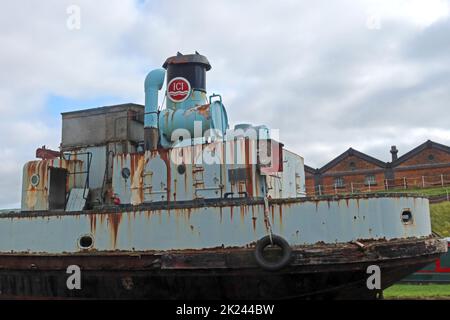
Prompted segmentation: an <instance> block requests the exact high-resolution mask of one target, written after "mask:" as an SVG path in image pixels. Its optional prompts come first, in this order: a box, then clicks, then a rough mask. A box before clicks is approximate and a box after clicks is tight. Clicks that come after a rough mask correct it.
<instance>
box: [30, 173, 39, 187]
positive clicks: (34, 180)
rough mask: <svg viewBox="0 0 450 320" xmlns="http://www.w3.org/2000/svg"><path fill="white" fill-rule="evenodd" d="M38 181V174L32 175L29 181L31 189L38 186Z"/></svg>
mask: <svg viewBox="0 0 450 320" xmlns="http://www.w3.org/2000/svg"><path fill="white" fill-rule="evenodd" d="M40 180H41V178H40V177H39V175H38V174H33V175H32V176H31V179H30V182H31V185H32V186H33V187H36V186H37V185H38V184H39V181H40Z"/></svg>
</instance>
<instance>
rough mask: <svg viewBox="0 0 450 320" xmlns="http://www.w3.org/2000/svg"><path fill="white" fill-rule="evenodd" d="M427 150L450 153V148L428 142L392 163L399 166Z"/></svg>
mask: <svg viewBox="0 0 450 320" xmlns="http://www.w3.org/2000/svg"><path fill="white" fill-rule="evenodd" d="M426 149H437V150H442V151H444V152H448V153H450V147H448V146H446V145H443V144H440V143H437V142H434V141H431V140H427V141H425V142H424V143H422V144H421V145H419V146H417V147H415V148H414V149H412V150H411V151H409V152H407V153H405V154H404V155H402V156H401V157H399V158H398V159H397V160H395V161H394V162H393V163H392V166H393V167H395V166H398V165H399V164H401V163H403V162H405V161H407V160H409V159H411V158H412V157H414V156H416V155H418V154H419V153H421V152H422V151H424V150H426Z"/></svg>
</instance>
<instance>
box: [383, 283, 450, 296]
mask: <svg viewBox="0 0 450 320" xmlns="http://www.w3.org/2000/svg"><path fill="white" fill-rule="evenodd" d="M383 294H384V298H385V299H449V300H450V284H395V285H393V286H391V287H389V288H387V289H386V290H384V291H383Z"/></svg>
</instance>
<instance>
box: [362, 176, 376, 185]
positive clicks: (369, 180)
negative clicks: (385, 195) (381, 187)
mask: <svg viewBox="0 0 450 320" xmlns="http://www.w3.org/2000/svg"><path fill="white" fill-rule="evenodd" d="M364 183H365V184H366V186H368V185H371V186H373V185H375V184H377V180H376V179H375V176H374V175H373V174H369V175H367V176H366V178H365V181H364Z"/></svg>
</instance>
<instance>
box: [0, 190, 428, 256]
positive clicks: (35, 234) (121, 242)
mask: <svg viewBox="0 0 450 320" xmlns="http://www.w3.org/2000/svg"><path fill="white" fill-rule="evenodd" d="M272 207H273V209H272ZM404 209H409V210H411V212H412V214H413V223H412V224H404V223H403V222H402V220H401V214H402V211H403V210H404ZM114 215H120V219H115V220H116V222H117V221H120V222H117V224H116V225H117V233H116V234H115V233H114V227H113V226H114V223H113V218H114ZM102 217H103V219H102ZM118 217H119V216H116V218H118ZM269 217H270V220H271V223H272V228H273V232H274V233H275V234H278V235H281V236H283V237H284V238H285V239H286V240H287V241H288V242H289V243H290V244H291V245H304V244H314V243H317V242H319V241H323V242H325V243H343V242H348V241H353V240H358V239H359V240H364V239H381V238H385V239H394V238H409V237H426V236H429V235H430V234H431V225H430V218H429V214H428V200H427V199H425V198H412V197H404V196H398V197H381V198H380V197H375V198H363V199H347V200H344V199H342V200H339V201H292V202H290V203H284V204H272V205H271V208H270V209H269ZM92 219H95V225H96V227H95V228H93V227H92V225H93V224H92V221H93V220H92ZM85 234H92V236H93V237H94V247H93V248H94V249H96V250H100V251H103V250H117V249H118V250H130V251H133V250H136V251H146V250H172V249H203V248H214V247H219V246H222V245H223V246H225V247H229V246H238V247H244V246H246V245H248V244H250V243H252V242H254V241H256V240H258V239H260V238H261V237H263V236H265V235H267V230H266V228H265V225H264V206H263V205H246V206H243V207H239V206H235V207H230V206H224V207H221V208H220V207H206V208H192V209H177V210H174V209H172V210H170V211H167V210H154V211H136V212H123V213H111V214H81V215H73V214H67V213H66V214H64V215H61V216H43V217H33V218H30V217H20V214H19V215H17V217H14V218H5V217H1V216H0V252H10V251H11V250H12V249H14V251H16V252H17V251H29V252H43V251H45V252H48V253H63V252H78V251H80V248H78V239H79V238H80V237H81V236H82V235H85ZM61 239H64V241H61Z"/></svg>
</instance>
